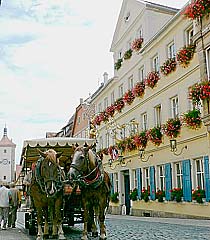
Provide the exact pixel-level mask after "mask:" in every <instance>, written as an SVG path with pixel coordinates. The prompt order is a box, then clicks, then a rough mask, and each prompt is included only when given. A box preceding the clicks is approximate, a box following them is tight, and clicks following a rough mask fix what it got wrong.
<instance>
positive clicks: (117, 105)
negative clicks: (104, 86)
mask: <svg viewBox="0 0 210 240" xmlns="http://www.w3.org/2000/svg"><path fill="white" fill-rule="evenodd" d="M124 106H125V103H124V101H123V98H118V99H117V100H116V101H115V103H114V107H115V109H116V110H117V111H118V112H121V111H122V109H123V108H124Z"/></svg>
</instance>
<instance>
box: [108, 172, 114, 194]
mask: <svg viewBox="0 0 210 240" xmlns="http://www.w3.org/2000/svg"><path fill="white" fill-rule="evenodd" d="M113 175H114V174H113V173H110V174H109V176H110V181H111V184H112V186H111V195H112V194H114V177H113Z"/></svg>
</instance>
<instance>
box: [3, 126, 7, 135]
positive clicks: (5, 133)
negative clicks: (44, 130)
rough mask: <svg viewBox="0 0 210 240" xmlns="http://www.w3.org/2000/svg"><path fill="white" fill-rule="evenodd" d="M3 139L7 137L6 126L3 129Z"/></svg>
mask: <svg viewBox="0 0 210 240" xmlns="http://www.w3.org/2000/svg"><path fill="white" fill-rule="evenodd" d="M4 137H7V126H6V124H5V127H4Z"/></svg>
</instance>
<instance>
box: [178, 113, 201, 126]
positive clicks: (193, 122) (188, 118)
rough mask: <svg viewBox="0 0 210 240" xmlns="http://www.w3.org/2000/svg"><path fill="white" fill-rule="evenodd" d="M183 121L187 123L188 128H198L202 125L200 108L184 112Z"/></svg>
mask: <svg viewBox="0 0 210 240" xmlns="http://www.w3.org/2000/svg"><path fill="white" fill-rule="evenodd" d="M182 122H183V123H185V124H186V126H187V127H188V128H191V129H197V128H200V127H201V124H202V120H201V113H200V110H199V109H193V110H190V111H188V112H187V113H184V114H183V117H182Z"/></svg>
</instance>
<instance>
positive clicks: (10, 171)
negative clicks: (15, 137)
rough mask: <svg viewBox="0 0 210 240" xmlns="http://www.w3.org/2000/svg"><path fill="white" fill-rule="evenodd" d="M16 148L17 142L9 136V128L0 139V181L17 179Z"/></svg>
mask: <svg viewBox="0 0 210 240" xmlns="http://www.w3.org/2000/svg"><path fill="white" fill-rule="evenodd" d="M15 148H16V144H14V143H13V142H12V140H10V139H9V138H8V137H7V128H6V127H5V128H4V134H3V137H2V139H1V141H0V183H9V182H12V181H14V180H15Z"/></svg>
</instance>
